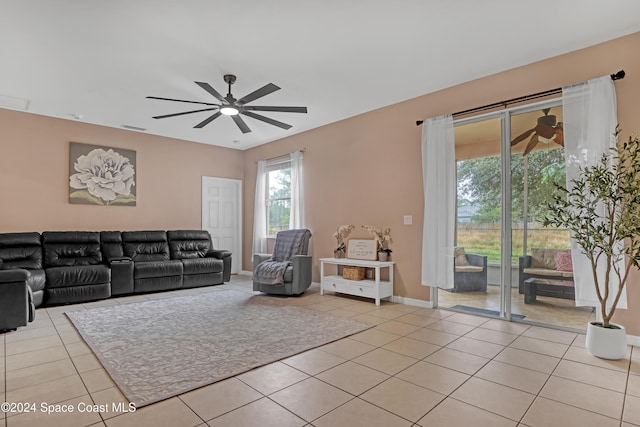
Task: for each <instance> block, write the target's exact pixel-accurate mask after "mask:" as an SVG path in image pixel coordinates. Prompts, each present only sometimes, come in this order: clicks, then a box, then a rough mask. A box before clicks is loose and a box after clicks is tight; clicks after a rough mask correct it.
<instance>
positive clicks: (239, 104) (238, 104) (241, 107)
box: [147, 74, 307, 133]
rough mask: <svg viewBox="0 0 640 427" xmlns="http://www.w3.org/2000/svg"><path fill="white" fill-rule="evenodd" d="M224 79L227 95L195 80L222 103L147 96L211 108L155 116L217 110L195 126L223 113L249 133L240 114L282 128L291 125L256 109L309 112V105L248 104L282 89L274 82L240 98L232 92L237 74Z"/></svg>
mask: <svg viewBox="0 0 640 427" xmlns="http://www.w3.org/2000/svg"><path fill="white" fill-rule="evenodd" d="M224 81H225V83H227V84H228V85H229V93H227V96H222V95H220V93H219V92H218V91H217V90H215V89H214V88H213V87H211V85H210V84H209V83H203V82H195V83H196V84H197V85H198V86H200V87H201V88H202V89H204V90H206V91H207V92H208V93H210V94H211V95H213V96H214V97H215V98H216V99H217V100H218V101H220V104H213V103H209V102H200V101H187V100H184V99H173V98H161V97H157V96H147V98H149V99H160V100H162V101H176V102H187V103H189V104H201V105H209V106H210V107H209V108H203V109H200V110H193V111H184V112H182V113H173V114H166V115H163V116H155V117H153V118H154V119H166V118H168V117H176V116H182V115H185V114H193V113H200V112H202V111H215V113H213V114H212V115H210V116H209V117H207V118H206V119H204V120H203V121H201V122H200V123H198V124H197V125H195V126H194V128H203V127H205V126H206V125H208V124H209V123H211V122H212V121H214V120H215V119H217V118H218V117H220V116H221V115H223V116H229V117H231V118H232V119H233V121H234V122H235V123H236V125H238V127H239V128H240V130H241V131H242V133H249V132H251V129H249V126H247V124H246V123H245V121H244V120H242V118H241V117H240V114H243V115H245V116H247V117H251V118H253V119H256V120H260V121H263V122H265V123H269V124H270V125H273V126H278V127H279V128H282V129H290V128H291V125H288V124H286V123H282V122H280V121H278V120H274V119H271V118H269V117H265V116H263V115H261V114H256V113H254V111H280V112H285V113H306V112H307V107H272V106H266V107H265V106H253V105H246V104H248V103H250V102H252V101H255V100H256V99H258V98H262V97H263V96H266V95H269V94H270V93H273V92H275V91H277V90H280V88H279V87H278V86H276V85H274V84H273V83H269V84H267V85H265V86H263V87H261V88H260V89H257V90H255V91H253V92H251V93H250V94H248V95H246V96H244V97H242V98H240V99H236V98H234V97H233V95H232V94H231V85H232V84H233V83H235V81H236V76H234V75H233V74H225V76H224Z"/></svg>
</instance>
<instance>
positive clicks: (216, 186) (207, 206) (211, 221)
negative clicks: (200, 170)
mask: <svg viewBox="0 0 640 427" xmlns="http://www.w3.org/2000/svg"><path fill="white" fill-rule="evenodd" d="M241 218H242V181H240V180H237V179H226V178H214V177H209V176H203V177H202V229H203V230H207V231H208V232H209V234H211V240H212V242H213V247H214V249H228V250H230V251H231V252H232V253H233V262H232V263H231V273H233V274H237V273H239V272H240V270H241V266H242V228H241V224H242V221H241Z"/></svg>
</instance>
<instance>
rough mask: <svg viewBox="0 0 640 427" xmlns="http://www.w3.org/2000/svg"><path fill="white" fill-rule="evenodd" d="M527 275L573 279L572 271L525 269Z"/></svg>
mask: <svg viewBox="0 0 640 427" xmlns="http://www.w3.org/2000/svg"><path fill="white" fill-rule="evenodd" d="M522 272H523V273H525V274H534V275H537V276H555V277H567V278H572V277H573V272H572V271H559V270H549V269H548V268H525V269H523V270H522Z"/></svg>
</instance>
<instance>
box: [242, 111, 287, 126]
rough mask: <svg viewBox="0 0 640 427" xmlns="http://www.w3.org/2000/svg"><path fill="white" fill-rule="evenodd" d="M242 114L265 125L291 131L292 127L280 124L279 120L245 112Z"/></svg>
mask: <svg viewBox="0 0 640 427" xmlns="http://www.w3.org/2000/svg"><path fill="white" fill-rule="evenodd" d="M241 114H244V115H245V116H249V117H252V118H254V119H257V120H260V121H263V122H265V123H269V124H270V125H274V126H278V127H279V128H282V129H291V125H288V124H286V123H282V122H279V121H277V120H273V119H270V118H269V117H265V116H261V115H260V114H256V113H252V112H251V111H243V112H242V113H241ZM234 117H235V116H234Z"/></svg>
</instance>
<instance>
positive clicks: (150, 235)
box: [122, 230, 167, 243]
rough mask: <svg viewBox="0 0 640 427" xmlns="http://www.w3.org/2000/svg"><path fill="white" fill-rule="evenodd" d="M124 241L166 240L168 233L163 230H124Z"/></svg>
mask: <svg viewBox="0 0 640 427" xmlns="http://www.w3.org/2000/svg"><path fill="white" fill-rule="evenodd" d="M122 241H123V242H125V243H138V242H166V241H167V233H166V232H165V231H162V230H151V231H123V232H122Z"/></svg>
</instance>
